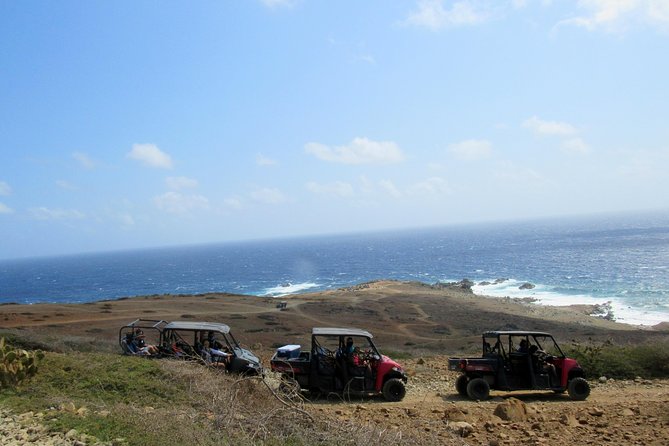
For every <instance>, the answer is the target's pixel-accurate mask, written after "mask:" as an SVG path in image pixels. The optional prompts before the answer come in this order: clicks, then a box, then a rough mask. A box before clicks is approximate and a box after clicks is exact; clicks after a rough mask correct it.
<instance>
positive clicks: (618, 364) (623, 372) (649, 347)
mask: <svg viewBox="0 0 669 446" xmlns="http://www.w3.org/2000/svg"><path fill="white" fill-rule="evenodd" d="M565 354H566V355H567V356H570V357H572V358H574V359H576V360H577V361H578V362H579V363H580V364H581V366H582V367H583V369H585V372H586V374H587V375H588V376H589V377H598V376H606V377H608V378H616V379H630V378H635V377H637V376H641V377H644V378H669V342H667V341H660V342H658V343H655V344H640V345H614V344H613V343H612V342H611V341H606V342H604V343H601V344H593V343H588V344H579V343H574V344H572V346H571V347H570V348H568V349H567V350H566V351H565Z"/></svg>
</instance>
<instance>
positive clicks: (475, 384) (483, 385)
mask: <svg viewBox="0 0 669 446" xmlns="http://www.w3.org/2000/svg"><path fill="white" fill-rule="evenodd" d="M467 395H469V398H471V399H473V400H487V399H488V397H489V396H490V385H489V384H488V381H486V380H485V379H483V378H474V379H472V380H471V381H469V384H467Z"/></svg>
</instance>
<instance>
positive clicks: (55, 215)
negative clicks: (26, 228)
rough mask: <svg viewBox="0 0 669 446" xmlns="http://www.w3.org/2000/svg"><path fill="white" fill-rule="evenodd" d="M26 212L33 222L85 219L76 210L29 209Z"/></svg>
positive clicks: (83, 215)
mask: <svg viewBox="0 0 669 446" xmlns="http://www.w3.org/2000/svg"><path fill="white" fill-rule="evenodd" d="M28 212H29V213H30V216H31V217H32V218H34V219H35V220H81V219H83V218H86V214H84V213H83V212H80V211H78V210H76V209H50V208H47V207H37V208H31V209H29V210H28Z"/></svg>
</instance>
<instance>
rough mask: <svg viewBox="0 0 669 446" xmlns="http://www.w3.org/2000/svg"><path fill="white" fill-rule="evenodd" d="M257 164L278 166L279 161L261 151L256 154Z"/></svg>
mask: <svg viewBox="0 0 669 446" xmlns="http://www.w3.org/2000/svg"><path fill="white" fill-rule="evenodd" d="M256 164H257V165H259V166H276V165H277V164H279V163H278V162H277V161H276V160H273V159H272V158H268V157H266V156H265V155H263V154H262V153H259V154H257V155H256Z"/></svg>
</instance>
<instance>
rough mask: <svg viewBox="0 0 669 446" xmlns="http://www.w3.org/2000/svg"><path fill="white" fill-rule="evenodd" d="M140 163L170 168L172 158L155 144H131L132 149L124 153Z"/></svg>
mask: <svg viewBox="0 0 669 446" xmlns="http://www.w3.org/2000/svg"><path fill="white" fill-rule="evenodd" d="M126 157H127V158H130V159H134V160H136V161H139V162H140V163H142V164H144V165H146V166H149V167H156V168H159V169H171V168H172V158H171V157H170V156H169V155H168V154H167V153H165V152H163V151H162V150H160V149H159V148H158V146H156V145H155V144H133V145H132V150H131V151H130V152H128V154H127V155H126Z"/></svg>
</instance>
